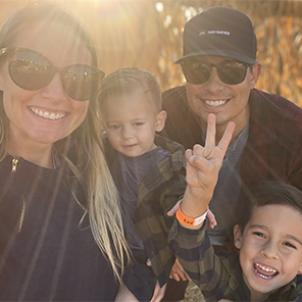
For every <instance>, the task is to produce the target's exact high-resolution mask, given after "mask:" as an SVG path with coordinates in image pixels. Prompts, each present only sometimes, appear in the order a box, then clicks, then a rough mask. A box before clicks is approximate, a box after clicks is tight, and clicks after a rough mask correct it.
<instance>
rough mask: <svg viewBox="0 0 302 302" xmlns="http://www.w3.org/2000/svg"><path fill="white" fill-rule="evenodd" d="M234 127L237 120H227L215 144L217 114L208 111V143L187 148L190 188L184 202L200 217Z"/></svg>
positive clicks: (189, 212)
mask: <svg viewBox="0 0 302 302" xmlns="http://www.w3.org/2000/svg"><path fill="white" fill-rule="evenodd" d="M234 129H235V124H234V123H233V122H230V123H228V125H227V127H226V130H225V132H224V134H223V136H222V138H221V140H220V141H219V142H218V144H217V145H216V141H215V137H216V116H215V115H214V114H209V116H208V127H207V134H206V142H205V146H204V147H203V146H201V145H195V146H194V147H193V149H192V150H191V149H188V150H187V151H186V154H185V155H186V160H187V165H186V172H187V173H186V181H187V188H186V191H185V194H184V198H183V201H182V204H181V207H182V210H183V211H184V213H186V215H188V216H191V217H197V216H199V215H201V214H202V213H204V212H205V211H206V210H207V208H208V205H209V202H210V200H211V198H212V195H213V192H214V189H215V186H216V183H217V180H218V175H219V170H220V168H221V166H222V162H223V158H224V156H225V153H226V151H227V148H228V146H229V143H230V141H231V139H232V135H233V133H234Z"/></svg>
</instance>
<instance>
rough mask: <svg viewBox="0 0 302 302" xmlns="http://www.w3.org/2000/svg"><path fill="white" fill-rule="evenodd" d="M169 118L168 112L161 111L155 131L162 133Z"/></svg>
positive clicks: (157, 117)
mask: <svg viewBox="0 0 302 302" xmlns="http://www.w3.org/2000/svg"><path fill="white" fill-rule="evenodd" d="M166 118H167V112H166V111H165V110H161V111H160V112H158V113H157V115H156V119H155V131H156V132H160V131H162V130H163V129H164V127H165V123H166Z"/></svg>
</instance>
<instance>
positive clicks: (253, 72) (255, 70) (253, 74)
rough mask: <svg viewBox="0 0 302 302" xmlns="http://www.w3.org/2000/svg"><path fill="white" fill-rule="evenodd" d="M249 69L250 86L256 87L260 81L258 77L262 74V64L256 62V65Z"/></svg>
mask: <svg viewBox="0 0 302 302" xmlns="http://www.w3.org/2000/svg"><path fill="white" fill-rule="evenodd" d="M249 71H250V74H249V76H250V86H251V89H252V88H254V87H255V86H256V83H257V81H258V78H259V76H260V73H261V65H260V64H259V63H256V64H254V65H252V66H251V67H250V68H249Z"/></svg>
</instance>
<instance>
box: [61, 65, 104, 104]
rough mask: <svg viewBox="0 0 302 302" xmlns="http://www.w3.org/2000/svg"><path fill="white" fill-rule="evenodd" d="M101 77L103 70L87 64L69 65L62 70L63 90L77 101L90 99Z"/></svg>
mask: <svg viewBox="0 0 302 302" xmlns="http://www.w3.org/2000/svg"><path fill="white" fill-rule="evenodd" d="M103 77H104V74H103V72H101V71H100V70H98V69H97V68H94V67H92V66H89V65H80V64H78V65H71V66H68V67H67V68H65V70H64V71H63V72H62V82H63V86H64V89H65V92H66V93H67V94H68V96H70V97H71V98H73V99H75V100H78V101H86V100H89V99H92V98H93V96H94V95H95V94H96V92H97V90H98V85H99V83H100V80H101V79H102V78H103Z"/></svg>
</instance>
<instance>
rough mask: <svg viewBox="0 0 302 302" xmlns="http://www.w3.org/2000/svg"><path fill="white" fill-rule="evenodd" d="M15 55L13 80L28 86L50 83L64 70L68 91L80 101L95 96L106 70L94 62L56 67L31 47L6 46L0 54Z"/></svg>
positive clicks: (11, 71) (11, 69)
mask: <svg viewBox="0 0 302 302" xmlns="http://www.w3.org/2000/svg"><path fill="white" fill-rule="evenodd" d="M3 55H12V59H11V61H9V63H8V71H9V75H10V77H11V79H12V81H13V82H14V83H15V84H16V85H18V86H19V87H21V88H22V89H25V90H39V89H41V88H43V87H46V86H47V85H48V84H49V83H50V82H51V80H52V79H53V77H54V75H55V74H56V73H59V74H60V78H61V81H62V85H63V88H64V91H65V93H66V95H68V96H69V97H71V98H72V99H74V100H77V101H86V100H90V99H92V98H93V97H94V96H95V95H96V93H97V90H98V87H99V84H100V81H101V80H102V78H103V77H104V75H105V74H104V72H103V71H101V70H99V69H97V68H95V67H93V66H90V65H85V64H75V65H70V66H66V67H64V68H57V67H55V66H54V65H53V64H52V63H51V62H50V61H49V60H48V59H47V58H46V57H44V56H43V55H42V54H40V53H38V52H36V51H33V50H31V49H27V48H2V49H1V50H0V56H3Z"/></svg>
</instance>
